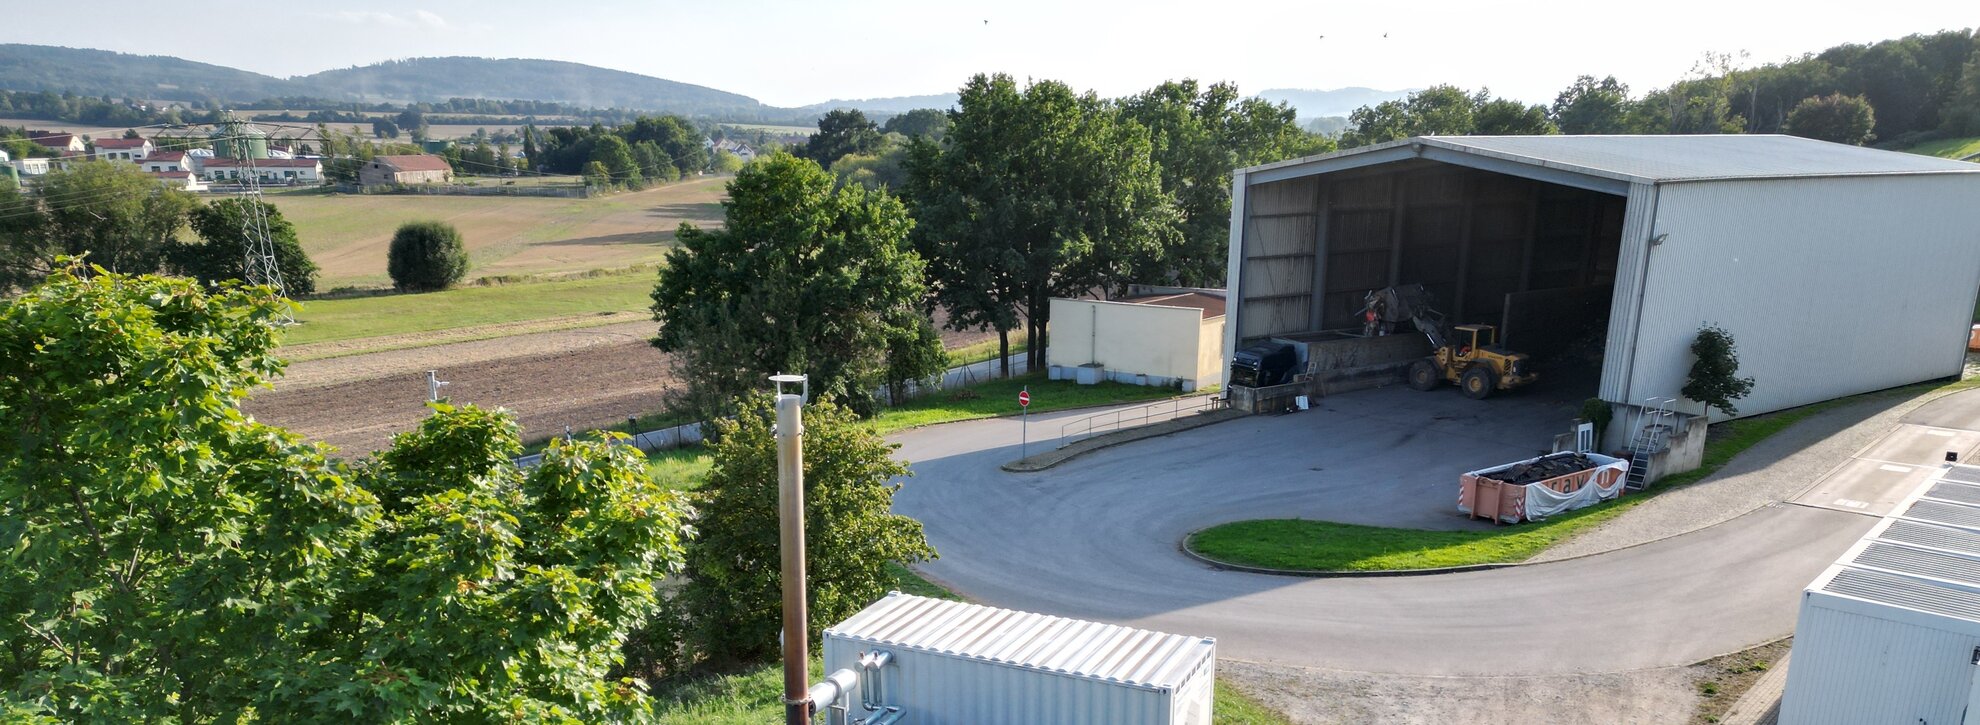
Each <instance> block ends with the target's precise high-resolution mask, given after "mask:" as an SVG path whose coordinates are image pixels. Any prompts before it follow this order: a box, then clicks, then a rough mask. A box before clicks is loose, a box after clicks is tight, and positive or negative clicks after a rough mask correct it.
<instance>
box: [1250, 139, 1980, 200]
mask: <svg viewBox="0 0 1980 725" xmlns="http://www.w3.org/2000/svg"><path fill="white" fill-rule="evenodd" d="M1409 158H1427V159H1431V160H1434V161H1444V162H1447V163H1456V164H1459V165H1465V166H1475V167H1478V168H1484V169H1486V170H1489V171H1501V172H1505V173H1513V174H1516V175H1521V176H1529V177H1532V178H1540V179H1541V180H1545V181H1556V179H1553V178H1548V177H1547V176H1545V175H1542V174H1534V173H1520V172H1519V171H1516V170H1513V168H1511V167H1526V168H1530V169H1539V170H1544V172H1551V173H1553V174H1563V175H1572V176H1579V177H1583V178H1587V179H1595V180H1600V181H1605V182H1609V183H1606V184H1604V183H1596V184H1594V185H1588V184H1576V185H1577V186H1585V187H1587V188H1596V189H1597V190H1601V191H1611V192H1613V191H1614V188H1615V185H1616V184H1617V183H1620V184H1622V185H1627V184H1662V183H1672V182H1685V181H1714V180H1734V179H1782V178H1801V177H1823V176H1889V175H1896V174H1947V173H1954V174H1957V173H1972V174H1980V164H1974V163H1969V162H1965V161H1955V160H1952V159H1943V158H1938V157H1936V156H1923V155H1919V154H1908V153H1902V152H1898V151H1881V150H1878V149H1870V148H1864V147H1861V146H1849V145H1846V144H1838V143H1829V142H1827V141H1816V140H1814V139H1806V138H1801V137H1798V136H1781V135H1771V134H1765V135H1763V134H1723V135H1719V134H1715V135H1691V136H1418V137H1415V138H1408V139H1403V140H1400V141H1391V142H1389V143H1383V144H1376V145H1373V146H1364V147H1360V148H1353V149H1347V150H1345V151H1336V152H1334V153H1330V154H1321V155H1318V156H1309V157H1306V158H1302V159H1294V160H1291V161H1281V162H1278V163H1275V164H1265V165H1263V166H1253V167H1250V168H1248V169H1244V171H1245V172H1246V173H1247V174H1251V175H1252V176H1253V177H1254V179H1253V183H1265V182H1269V181H1277V180H1281V179H1286V178H1294V177H1298V176H1307V175H1311V174H1324V173H1331V172H1333V171H1341V170H1346V169H1350V168H1357V167H1361V166H1369V165H1373V164H1380V163H1391V162H1394V161H1401V160H1405V159H1409ZM1467 159H1473V160H1475V161H1467Z"/></svg>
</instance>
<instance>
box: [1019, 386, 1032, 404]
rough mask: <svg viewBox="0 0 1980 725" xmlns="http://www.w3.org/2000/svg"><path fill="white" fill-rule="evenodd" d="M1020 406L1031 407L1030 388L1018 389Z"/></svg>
mask: <svg viewBox="0 0 1980 725" xmlns="http://www.w3.org/2000/svg"><path fill="white" fill-rule="evenodd" d="M1018 407H1020V408H1029V407H1031V391H1029V390H1020V391H1018Z"/></svg>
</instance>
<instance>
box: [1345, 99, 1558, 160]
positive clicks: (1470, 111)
mask: <svg viewBox="0 0 1980 725" xmlns="http://www.w3.org/2000/svg"><path fill="white" fill-rule="evenodd" d="M1348 123H1349V126H1348V130H1347V131H1346V132H1344V133H1342V134H1341V145H1342V146H1344V147H1354V146H1367V145H1369V144H1377V143H1383V142H1385V141H1395V140H1397V139H1404V138H1409V137H1411V136H1467V135H1474V134H1477V135H1490V134H1550V133H1558V132H1559V130H1558V129H1556V128H1555V127H1554V123H1553V121H1552V120H1551V119H1549V118H1548V115H1547V110H1546V109H1545V108H1542V107H1540V106H1528V105H1526V104H1522V103H1520V102H1518V101H1513V100H1508V99H1504V98H1493V97H1492V94H1491V91H1489V90H1485V89H1480V90H1479V91H1478V92H1477V93H1467V92H1466V91H1465V90H1464V89H1462V88H1458V87H1456V86H1448V85H1440V86H1431V87H1430V88H1427V89H1424V90H1421V91H1417V92H1414V93H1411V94H1409V96H1408V97H1407V98H1405V99H1403V100H1400V101H1384V102H1382V103H1380V104H1377V105H1374V106H1363V107H1361V108H1357V109H1355V110H1354V112H1353V113H1351V114H1349V115H1348Z"/></svg>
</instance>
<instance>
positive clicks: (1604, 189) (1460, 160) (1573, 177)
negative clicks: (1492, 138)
mask: <svg viewBox="0 0 1980 725" xmlns="http://www.w3.org/2000/svg"><path fill="white" fill-rule="evenodd" d="M1422 156H1423V158H1426V159H1430V160H1431V161H1441V162H1443V163H1446V164H1451V165H1453V166H1466V167H1470V168H1474V169H1479V170H1482V171H1490V172H1493V173H1496V174H1505V175H1507V176H1517V177H1520V178H1522V179H1532V180H1534V181H1544V182H1547V183H1549V184H1559V185H1561V186H1571V187H1574V188H1576V189H1586V190H1588V191H1598V192H1601V193H1604V194H1614V195H1616V196H1628V195H1629V182H1627V181H1623V180H1621V179H1605V178H1602V177H1599V176H1589V175H1587V174H1578V173H1575V172H1572V171H1564V170H1561V169H1556V168H1552V167H1548V166H1537V165H1534V164H1524V163H1520V162H1517V161H1507V160H1505V159H1499V158H1493V157H1490V156H1480V155H1478V154H1472V153H1466V152H1463V151H1453V150H1450V149H1444V148H1438V147H1435V146H1426V147H1424V148H1423V153H1422Z"/></svg>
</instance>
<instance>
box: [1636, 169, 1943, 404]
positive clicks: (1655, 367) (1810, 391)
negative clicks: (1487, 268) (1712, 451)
mask: <svg viewBox="0 0 1980 725" xmlns="http://www.w3.org/2000/svg"><path fill="white" fill-rule="evenodd" d="M1977 198H1980V174H1936V175H1913V176H1883V177H1835V178H1813V179H1783V180H1759V181H1729V182H1716V183H1697V184H1665V185H1662V186H1660V187H1659V189H1658V193H1657V204H1656V218H1655V225H1654V228H1653V229H1652V230H1651V231H1652V233H1653V235H1667V236H1666V238H1665V239H1664V241H1663V242H1662V243H1661V244H1658V245H1655V246H1653V247H1651V248H1650V252H1649V261H1648V266H1647V270H1646V272H1647V281H1646V284H1647V288H1646V290H1645V297H1644V298H1643V302H1642V307H1641V308H1640V309H1639V310H1636V311H1635V315H1636V317H1637V318H1639V320H1640V322H1639V323H1638V325H1639V326H1638V328H1637V329H1636V331H1635V335H1634V337H1635V339H1634V341H1633V343H1634V347H1633V350H1634V354H1633V355H1632V356H1631V357H1632V359H1631V361H1630V363H1629V364H1630V370H1629V371H1627V373H1626V374H1625V380H1628V381H1630V384H1629V386H1628V388H1627V392H1628V393H1629V395H1628V396H1627V398H1626V399H1625V400H1617V399H1615V398H1610V400H1612V401H1615V402H1628V401H1629V400H1635V399H1641V398H1643V397H1647V396H1653V395H1654V396H1670V397H1676V396H1677V395H1678V391H1679V389H1681V388H1682V387H1683V386H1684V381H1685V376H1686V373H1687V371H1688V370H1689V369H1690V367H1691V362H1692V356H1691V350H1690V348H1691V343H1692V341H1693V340H1694V339H1695V338H1696V337H1697V333H1698V328H1699V326H1700V325H1702V324H1706V323H1711V324H1715V325H1718V326H1720V327H1723V328H1725V329H1726V330H1727V331H1728V332H1730V333H1732V336H1733V339H1734V340H1735V341H1736V342H1737V344H1738V348H1739V361H1740V371H1739V373H1740V375H1742V376H1751V377H1752V378H1753V379H1754V386H1753V390H1752V392H1751V393H1750V394H1749V395H1748V396H1747V397H1746V398H1744V399H1742V400H1740V401H1739V402H1738V405H1739V414H1740V415H1742V416H1744V415H1756V414H1760V413H1766V412H1769V411H1774V410H1780V409H1783V408H1790V407H1794V406H1799V405H1805V404H1808V403H1814V402H1819V401H1823V400H1830V399H1834V398H1840V397H1844V396H1847V395H1853V394H1856V393H1862V392H1868V391H1872V390H1881V389H1884V388H1890V387H1895V386H1899V385H1905V384H1909V383H1915V382H1919V381H1924V380H1932V379H1937V378H1942V377H1947V376H1956V375H1958V374H1959V373H1960V370H1961V367H1962V365H1963V362H1964V353H1965V347H1964V345H1965V340H1966V334H1967V330H1968V328H1969V327H1970V325H1971V324H1972V310H1973V303H1974V291H1975V289H1976V288H1980V203H1975V202H1974V199H1977ZM1631 212H1632V214H1633V213H1634V212H1635V209H1634V205H1633V204H1632V209H1631ZM1632 242H1633V240H1632V239H1629V238H1625V239H1624V254H1623V258H1624V259H1623V261H1624V263H1625V264H1627V263H1628V262H1629V261H1630V259H1629V256H1630V255H1629V253H1628V252H1629V249H1630V244H1631V243H1632ZM1621 276H1622V277H1623V278H1624V279H1627V276H1628V275H1626V274H1625V275H1621ZM1626 288H1627V285H1625V284H1621V283H1618V284H1617V285H1616V294H1617V298H1616V301H1617V303H1618V306H1617V312H1616V313H1615V316H1614V317H1613V318H1612V319H1614V320H1616V321H1618V322H1622V321H1626V320H1627V318H1626V317H1625V316H1624V314H1625V313H1624V312H1622V310H1623V309H1624V308H1623V307H1622V305H1623V304H1627V303H1628V301H1627V298H1626V295H1627V292H1626ZM1845 331H1846V332H1845ZM1618 342H1619V341H1618V340H1616V339H1615V337H1613V336H1612V337H1611V340H1610V348H1609V350H1610V352H1611V353H1614V352H1616V351H1618V347H1617V344H1618ZM1811 356H1814V357H1819V358H1820V359H1821V363H1820V364H1810V360H1811V359H1813V358H1812V357H1811ZM1610 358H1611V359H1610V360H1608V361H1606V362H1605V368H1604V378H1605V380H1604V388H1603V389H1604V392H1605V396H1604V397H1608V396H1607V395H1606V393H1609V392H1611V391H1610V385H1611V382H1612V381H1610V380H1608V379H1607V378H1609V377H1610V375H1609V373H1610V372H1611V370H1612V369H1613V368H1614V366H1615V365H1617V364H1618V362H1617V361H1616V360H1614V356H1613V355H1611V356H1610ZM1701 407H1702V406H1699V405H1698V404H1696V403H1690V402H1687V403H1686V407H1685V408H1684V409H1686V410H1688V411H1697V410H1699V409H1700V408H1701ZM1714 415H1715V417H1719V416H1722V414H1720V413H1718V412H1716V411H1715V412H1714Z"/></svg>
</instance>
